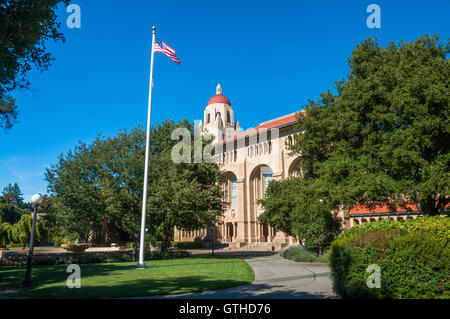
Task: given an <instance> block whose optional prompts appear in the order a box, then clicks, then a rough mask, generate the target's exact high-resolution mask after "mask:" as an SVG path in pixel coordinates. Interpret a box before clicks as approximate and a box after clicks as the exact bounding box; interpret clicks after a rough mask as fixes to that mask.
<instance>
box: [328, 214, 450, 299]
mask: <svg viewBox="0 0 450 319" xmlns="http://www.w3.org/2000/svg"><path fill="white" fill-rule="evenodd" d="M449 239H450V219H449V218H447V217H438V216H437V217H418V218H417V219H415V220H408V221H403V222H401V221H400V222H398V221H390V220H383V221H377V222H372V223H365V224H363V225H361V226H358V227H353V228H350V229H349V230H347V231H345V232H344V233H343V234H342V235H341V236H339V238H338V239H336V240H335V241H334V242H333V243H332V244H331V249H330V257H329V261H328V264H329V266H330V269H331V277H332V281H333V289H334V291H335V292H336V293H337V294H339V295H340V296H341V297H343V298H393V299H405V298H407V299H416V298H427V299H428V298H445V299H448V298H450V289H449V288H450V249H449V245H448V243H449ZM371 264H377V265H378V266H379V267H380V270H381V287H380V288H369V287H368V286H367V282H366V281H367V277H368V276H369V275H370V274H369V273H368V272H366V269H367V267H368V266H369V265H371Z"/></svg>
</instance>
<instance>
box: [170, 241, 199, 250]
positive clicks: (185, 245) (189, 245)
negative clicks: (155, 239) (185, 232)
mask: <svg viewBox="0 0 450 319" xmlns="http://www.w3.org/2000/svg"><path fill="white" fill-rule="evenodd" d="M174 246H175V247H176V248H178V249H199V248H203V243H202V242H201V241H190V242H188V241H183V242H176V243H174Z"/></svg>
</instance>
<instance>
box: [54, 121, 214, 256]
mask: <svg viewBox="0 0 450 319" xmlns="http://www.w3.org/2000/svg"><path fill="white" fill-rule="evenodd" d="M180 127H184V128H186V129H187V130H189V131H190V132H193V128H192V125H191V124H189V123H188V122H187V121H186V120H185V121H182V122H179V123H174V122H173V121H165V122H163V123H162V124H161V125H158V126H156V127H153V128H152V130H151V147H150V154H151V155H150V164H149V170H150V172H149V194H148V196H149V197H148V213H147V225H149V226H148V228H149V230H150V232H151V233H156V232H157V231H158V230H160V229H165V231H164V233H165V235H164V238H165V240H164V245H163V246H164V248H166V247H167V242H168V237H169V233H170V231H171V230H172V229H173V227H175V226H176V227H180V228H185V229H198V228H201V227H203V226H204V225H205V224H206V223H208V222H211V221H212V220H215V217H216V216H217V215H218V214H220V213H221V208H222V206H221V203H222V201H221V200H222V197H221V190H220V187H219V185H218V183H217V181H218V179H219V176H220V173H219V170H218V167H217V165H215V164H206V163H179V164H176V163H174V162H173V161H172V160H171V151H172V148H173V146H174V145H175V144H176V143H177V141H173V140H172V139H171V134H172V132H173V130H174V129H176V128H180ZM144 151H145V132H144V131H143V130H142V129H141V128H134V129H132V130H131V131H130V132H127V131H121V132H119V134H118V135H117V136H114V137H108V138H105V137H101V136H98V137H97V139H96V140H95V141H94V142H93V143H92V144H91V145H86V144H81V145H79V146H77V147H76V148H75V150H74V151H73V152H69V154H67V155H66V156H61V157H60V159H59V162H58V163H57V164H56V165H53V166H52V167H51V168H50V169H49V170H47V172H46V179H47V181H48V183H49V190H50V192H51V193H52V195H53V199H52V205H51V206H52V208H51V210H52V211H53V212H55V215H56V224H57V225H59V226H57V227H60V228H61V229H62V230H64V231H65V232H66V233H71V232H76V233H77V234H79V235H80V238H83V239H85V240H89V239H90V238H94V240H95V238H96V237H97V238H98V236H95V234H103V235H102V236H101V237H104V235H105V233H107V232H108V231H109V230H111V231H118V232H119V233H121V234H123V235H125V236H126V237H127V238H129V239H131V240H133V241H134V242H135V243H136V244H137V242H138V239H139V232H140V219H141V209H142V187H143V175H144V155H145V154H144ZM164 223H165V225H166V227H162V226H163V225H164ZM93 234H94V236H93ZM136 246H137V245H134V247H136Z"/></svg>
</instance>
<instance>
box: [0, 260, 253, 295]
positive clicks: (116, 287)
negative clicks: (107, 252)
mask: <svg viewBox="0 0 450 319" xmlns="http://www.w3.org/2000/svg"><path fill="white" fill-rule="evenodd" d="M146 265H147V266H151V267H150V268H145V269H136V268H135V267H136V263H135V262H126V263H109V264H84V265H80V268H81V288H72V289H69V288H68V287H67V285H66V280H67V277H68V276H69V275H70V273H67V272H66V269H67V266H33V271H32V281H33V288H31V289H21V288H20V286H21V283H22V281H23V278H24V275H25V267H0V293H1V294H3V295H7V296H12V297H31V298H118V297H139V296H150V295H169V294H183V293H188V292H201V291H205V290H213V289H220V288H228V287H233V286H237V285H243V284H247V283H250V282H252V281H253V280H254V274H253V271H252V269H251V268H250V266H249V265H248V264H247V263H246V262H245V261H243V260H241V259H238V258H233V257H228V256H214V257H213V256H210V255H199V256H192V257H187V258H179V259H170V260H153V261H148V262H146Z"/></svg>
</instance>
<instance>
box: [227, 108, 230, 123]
mask: <svg viewBox="0 0 450 319" xmlns="http://www.w3.org/2000/svg"><path fill="white" fill-rule="evenodd" d="M227 123H231V115H230V111H227Z"/></svg>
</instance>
